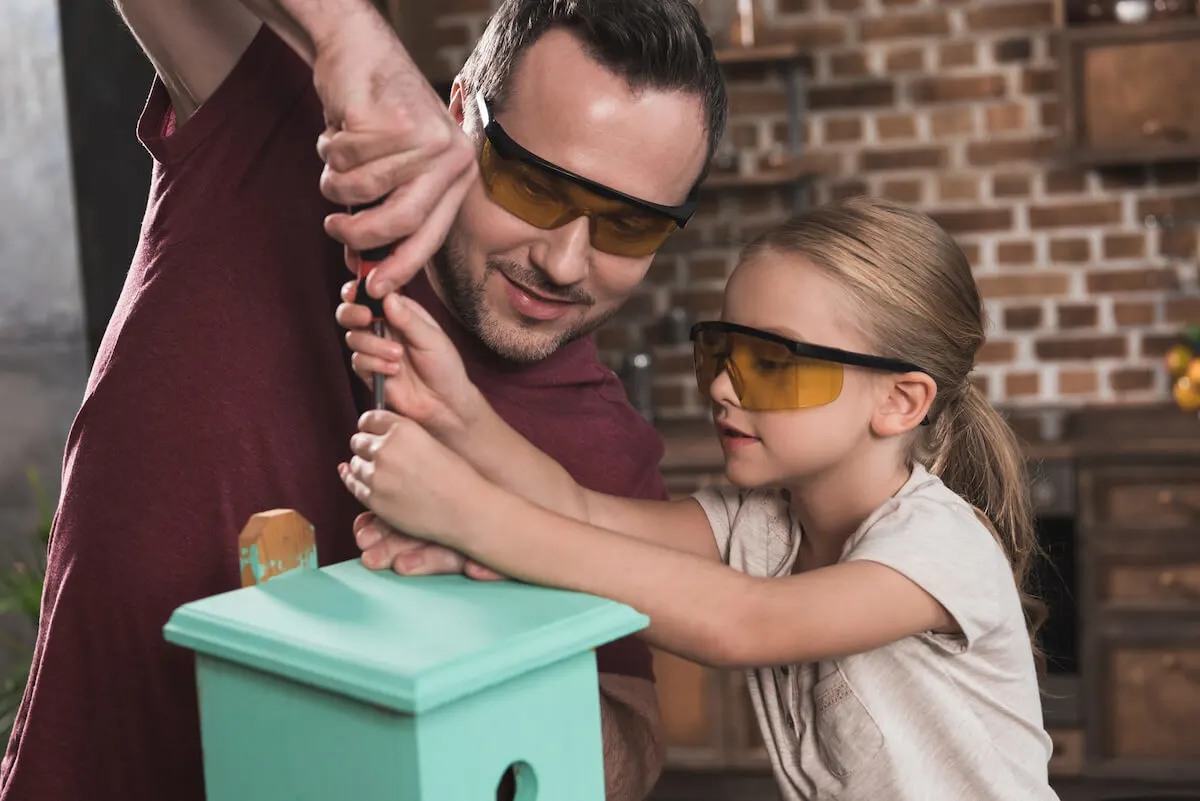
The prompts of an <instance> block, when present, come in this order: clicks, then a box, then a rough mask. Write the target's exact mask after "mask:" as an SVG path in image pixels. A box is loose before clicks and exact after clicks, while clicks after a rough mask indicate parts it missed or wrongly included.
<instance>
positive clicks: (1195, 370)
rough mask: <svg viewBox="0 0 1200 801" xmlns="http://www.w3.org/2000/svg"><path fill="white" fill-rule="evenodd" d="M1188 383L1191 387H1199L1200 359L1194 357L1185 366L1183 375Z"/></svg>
mask: <svg viewBox="0 0 1200 801" xmlns="http://www.w3.org/2000/svg"><path fill="white" fill-rule="evenodd" d="M1184 377H1185V378H1187V380H1188V383H1190V384H1191V385H1192V386H1193V387H1200V357H1195V358H1193V359H1192V361H1191V362H1190V363H1189V364H1188V366H1187V372H1186V373H1185V374H1184Z"/></svg>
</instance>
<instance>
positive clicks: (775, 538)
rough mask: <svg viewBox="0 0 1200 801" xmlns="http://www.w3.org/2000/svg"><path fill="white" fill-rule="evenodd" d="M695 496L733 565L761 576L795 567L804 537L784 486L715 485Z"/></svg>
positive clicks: (731, 565) (787, 570)
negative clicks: (796, 521) (765, 487)
mask: <svg viewBox="0 0 1200 801" xmlns="http://www.w3.org/2000/svg"><path fill="white" fill-rule="evenodd" d="M692 497H693V498H694V499H695V500H696V501H697V502H698V503H699V504H700V506H701V508H703V509H704V513H705V515H706V516H707V517H708V522H709V525H710V526H711V528H712V531H713V537H714V538H715V539H716V541H717V548H718V550H719V551H720V553H721V558H722V560H723V561H724V562H725V563H726V564H728V565H729V566H730V567H734V568H737V569H738V570H741V571H743V572H746V573H750V574H752V575H758V576H775V575H782V574H786V573H787V572H789V571H790V570H791V564H792V561H794V560H795V555H796V548H797V547H798V545H799V539H800V537H799V530H798V526H796V525H795V524H794V523H793V521H792V516H791V513H790V511H789V506H788V499H787V495H786V493H785V492H784V491H783V490H779V489H740V488H738V487H731V486H728V485H714V486H710V487H704V488H702V489H701V490H699V491H698V492H696V493H695V494H694V495H693V496H692Z"/></svg>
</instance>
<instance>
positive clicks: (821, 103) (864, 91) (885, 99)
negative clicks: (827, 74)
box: [780, 81, 896, 111]
mask: <svg viewBox="0 0 1200 801" xmlns="http://www.w3.org/2000/svg"><path fill="white" fill-rule="evenodd" d="M780 96H781V97H782V94H781V95H780ZM895 102H896V87H895V85H894V84H893V83H892V82H891V81H859V82H857V83H850V84H840V85H837V86H816V87H813V88H812V89H810V90H809V92H808V107H809V108H810V109H812V110H813V111H823V110H824V109H832V108H871V107H879V106H891V105H894V104H895Z"/></svg>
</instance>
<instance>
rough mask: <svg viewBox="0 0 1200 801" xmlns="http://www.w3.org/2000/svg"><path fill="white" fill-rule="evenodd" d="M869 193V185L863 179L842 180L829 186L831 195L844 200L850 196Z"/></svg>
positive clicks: (833, 197)
mask: <svg viewBox="0 0 1200 801" xmlns="http://www.w3.org/2000/svg"><path fill="white" fill-rule="evenodd" d="M865 194H867V185H866V184H865V183H863V182H862V181H841V182H838V183H835V184H833V185H832V186H830V187H829V197H830V198H831V199H833V200H844V199H845V198H848V197H856V196H858V195H865Z"/></svg>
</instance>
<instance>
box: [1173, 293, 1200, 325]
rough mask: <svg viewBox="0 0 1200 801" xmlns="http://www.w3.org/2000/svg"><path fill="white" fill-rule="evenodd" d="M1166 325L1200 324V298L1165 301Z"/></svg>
mask: <svg viewBox="0 0 1200 801" xmlns="http://www.w3.org/2000/svg"><path fill="white" fill-rule="evenodd" d="M1166 318H1167V322H1168V323H1177V324H1183V325H1196V324H1197V323H1200V298H1170V299H1168V300H1167V308H1166Z"/></svg>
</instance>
